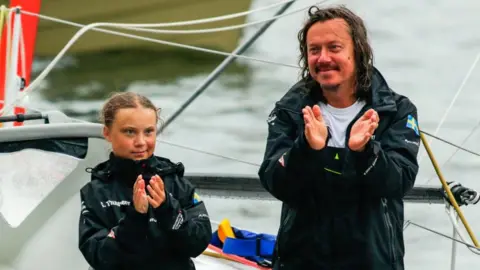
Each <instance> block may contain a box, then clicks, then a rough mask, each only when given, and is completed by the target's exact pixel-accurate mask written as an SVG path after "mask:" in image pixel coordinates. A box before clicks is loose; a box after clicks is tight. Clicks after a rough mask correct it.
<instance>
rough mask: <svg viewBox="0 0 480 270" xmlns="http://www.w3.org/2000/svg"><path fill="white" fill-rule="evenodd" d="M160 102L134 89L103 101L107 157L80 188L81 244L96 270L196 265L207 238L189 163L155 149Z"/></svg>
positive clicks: (203, 212)
mask: <svg viewBox="0 0 480 270" xmlns="http://www.w3.org/2000/svg"><path fill="white" fill-rule="evenodd" d="M158 119H159V116H158V114H157V108H156V107H155V106H154V105H153V104H152V102H151V101H150V100H148V99H147V98H146V97H144V96H141V95H138V94H135V93H130V92H126V93H119V94H115V95H113V96H112V97H111V98H110V99H109V100H108V101H107V102H106V103H105V105H104V107H103V109H102V112H101V121H102V123H103V124H104V129H103V135H104V136H105V139H106V140H107V141H108V142H109V143H110V144H111V147H112V153H110V157H109V159H108V160H107V161H105V162H103V163H100V164H98V165H97V166H96V167H95V168H93V169H91V170H90V171H91V174H92V177H91V181H90V182H89V183H87V184H86V185H85V186H84V187H83V188H82V189H81V191H80V197H81V215H80V224H79V248H80V251H81V252H82V254H83V256H84V258H85V259H86V261H87V262H88V263H89V264H90V266H91V267H92V268H94V269H95V270H107V269H108V270H109V269H125V270H127V269H135V270H142V269H148V270H155V269H167V270H168V269H176V270H182V269H185V270H187V269H188V270H190V269H195V266H194V264H193V261H192V260H191V257H196V256H198V255H200V254H201V253H202V252H203V251H204V250H205V249H206V248H207V246H208V244H209V242H210V239H211V236H212V229H211V225H210V220H209V217H208V213H207V210H206V208H205V205H204V203H203V202H202V201H200V200H199V198H198V196H197V195H196V193H195V188H194V187H193V186H192V184H191V183H190V182H189V181H188V180H186V179H185V178H184V177H183V173H184V167H183V165H182V164H181V163H177V164H174V163H172V162H171V161H170V160H168V159H166V158H162V157H158V156H155V155H154V154H153V153H154V150H155V143H156V134H157V123H158Z"/></svg>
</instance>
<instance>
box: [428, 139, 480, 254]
mask: <svg viewBox="0 0 480 270" xmlns="http://www.w3.org/2000/svg"><path fill="white" fill-rule="evenodd" d="M420 138H421V139H422V143H423V145H424V146H425V150H427V153H428V156H429V157H430V160H431V161H432V164H433V167H434V168H435V171H436V172H437V175H438V178H439V179H440V182H441V183H442V186H443V189H445V191H446V192H447V195H448V199H449V200H450V202H451V203H452V205H453V207H454V208H455V211H457V214H458V217H460V219H461V220H462V223H463V225H464V226H465V229H466V230H467V232H468V234H469V235H470V238H471V239H472V242H473V244H474V245H475V246H476V247H479V246H478V241H477V238H476V237H475V235H474V234H473V232H472V229H471V228H470V225H468V222H467V220H466V219H465V216H464V215H463V213H462V210H461V209H460V207H459V206H458V204H457V201H456V200H455V197H453V194H452V191H451V190H450V187H449V186H448V184H447V182H446V181H445V179H444V178H443V175H442V172H441V171H440V166H439V165H438V163H437V161H436V160H435V157H434V156H433V153H432V150H431V149H430V146H429V145H428V142H427V139H425V135H423V132H422V133H420Z"/></svg>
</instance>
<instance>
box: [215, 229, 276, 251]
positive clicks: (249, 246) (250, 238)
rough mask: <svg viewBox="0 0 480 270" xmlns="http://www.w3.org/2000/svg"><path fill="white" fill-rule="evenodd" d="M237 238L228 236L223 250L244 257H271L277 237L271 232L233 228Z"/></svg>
mask: <svg viewBox="0 0 480 270" xmlns="http://www.w3.org/2000/svg"><path fill="white" fill-rule="evenodd" d="M232 229H233V232H234V234H235V237H236V238H227V239H226V240H225V243H224V244H223V252H225V253H228V254H234V255H237V256H242V257H263V258H271V257H272V255H273V250H274V248H275V240H276V237H275V236H274V235H270V234H263V233H262V234H257V233H253V232H250V231H247V230H239V229H237V228H232Z"/></svg>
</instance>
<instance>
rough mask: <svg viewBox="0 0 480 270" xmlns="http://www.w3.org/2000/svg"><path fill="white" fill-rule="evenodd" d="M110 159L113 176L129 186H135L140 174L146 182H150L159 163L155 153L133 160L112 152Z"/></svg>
mask: <svg viewBox="0 0 480 270" xmlns="http://www.w3.org/2000/svg"><path fill="white" fill-rule="evenodd" d="M108 161H109V168H110V172H111V176H113V177H114V178H115V179H117V180H120V181H121V182H124V183H125V184H127V185H128V186H133V184H134V183H135V181H136V180H137V177H138V175H140V174H141V175H142V176H143V179H144V180H145V182H146V183H145V184H148V181H149V180H150V178H151V177H152V176H153V175H155V174H156V167H157V166H158V165H159V164H158V161H157V159H156V158H155V156H154V155H152V156H150V157H149V158H147V159H142V160H132V159H125V158H121V157H118V156H115V155H114V154H113V153H110V157H109V160H108Z"/></svg>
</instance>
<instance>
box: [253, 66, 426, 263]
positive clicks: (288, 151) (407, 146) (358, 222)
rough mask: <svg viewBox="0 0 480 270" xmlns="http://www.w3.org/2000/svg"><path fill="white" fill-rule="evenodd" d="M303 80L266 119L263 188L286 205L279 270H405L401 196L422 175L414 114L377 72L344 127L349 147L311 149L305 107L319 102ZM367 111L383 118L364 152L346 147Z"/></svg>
mask: <svg viewBox="0 0 480 270" xmlns="http://www.w3.org/2000/svg"><path fill="white" fill-rule="evenodd" d="M309 85H310V84H307V83H305V82H303V81H300V82H298V83H297V84H296V85H294V86H293V87H292V88H291V89H290V90H289V91H288V93H286V94H285V95H284V96H283V97H282V98H281V100H280V101H278V102H277V103H276V105H275V108H274V109H273V111H272V112H271V114H270V116H269V119H268V121H267V122H268V138H267V145H266V151H265V156H264V161H263V163H262V165H261V167H260V170H259V177H260V180H261V183H262V185H263V186H264V188H265V189H267V190H268V191H269V192H270V193H271V194H272V195H273V196H274V197H276V198H277V199H279V200H281V201H282V202H283V206H282V215H281V225H280V228H279V231H278V238H277V243H276V249H275V253H276V256H275V259H274V261H275V269H320V270H322V269H329V270H330V269H342V270H343V269H345V270H346V269H348V270H356V269H359V270H360V269H361V270H370V269H372V270H377V269H378V270H388V269H395V270H397V269H404V263H403V257H404V242H403V221H404V209H403V197H404V195H405V194H406V193H407V192H408V191H409V190H410V189H411V188H412V187H413V185H414V182H415V178H416V175H417V173H418V163H417V159H416V157H417V154H418V151H419V145H420V136H419V128H418V126H417V109H416V107H415V105H414V104H413V103H412V102H411V101H410V100H409V99H408V98H406V97H404V96H402V95H399V94H397V93H395V92H393V91H392V90H391V89H390V88H389V87H388V85H387V83H386V82H385V80H384V78H383V77H382V75H381V74H380V73H379V72H378V70H376V69H374V73H373V79H372V86H371V88H370V89H371V97H370V98H368V99H367V100H366V101H367V105H366V106H365V107H364V108H363V109H362V111H361V112H360V113H359V114H358V115H357V116H356V118H355V119H354V120H353V121H352V122H351V124H350V125H349V128H348V129H347V134H346V142H345V148H334V147H325V148H324V149H321V150H318V151H317V150H314V149H312V148H310V146H309V145H308V142H307V141H306V138H305V135H304V121H303V114H302V108H304V107H305V106H307V105H309V106H313V105H315V104H318V102H319V100H320V98H318V92H319V90H318V89H313V88H312V89H310V87H309ZM369 108H373V109H375V110H376V111H377V112H378V114H379V117H380V122H379V126H378V128H377V129H376V131H375V133H374V135H373V136H372V138H371V140H370V141H369V142H368V144H367V146H366V149H365V151H363V152H354V151H351V150H349V149H348V139H349V135H350V128H351V126H352V125H353V123H354V122H355V121H356V120H357V119H358V118H359V117H360V116H362V115H363V114H364V112H365V111H367V110H368V109H369Z"/></svg>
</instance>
